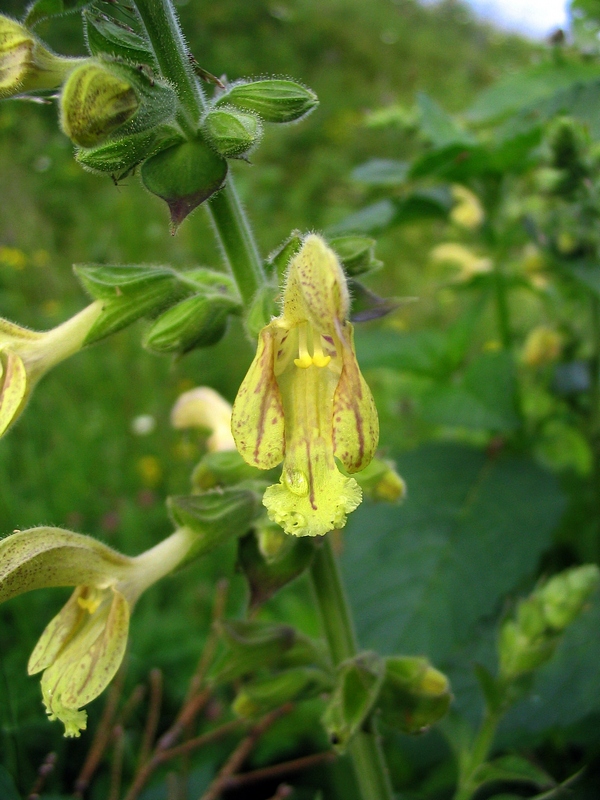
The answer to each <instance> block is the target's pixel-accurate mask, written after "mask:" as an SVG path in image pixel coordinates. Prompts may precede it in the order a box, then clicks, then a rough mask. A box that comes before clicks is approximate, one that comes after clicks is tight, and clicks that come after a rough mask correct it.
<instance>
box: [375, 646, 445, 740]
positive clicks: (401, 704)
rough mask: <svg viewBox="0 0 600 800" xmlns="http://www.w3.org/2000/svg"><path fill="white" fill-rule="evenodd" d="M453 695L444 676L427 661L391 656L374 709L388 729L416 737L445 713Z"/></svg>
mask: <svg viewBox="0 0 600 800" xmlns="http://www.w3.org/2000/svg"><path fill="white" fill-rule="evenodd" d="M451 699H452V695H451V693H450V684H449V683H448V679H447V678H446V676H445V675H444V674H442V673H441V672H439V671H438V670H437V669H434V668H433V667H432V666H431V665H430V664H429V662H428V661H427V659H426V658H419V657H415V656H390V657H389V658H387V659H386V664H385V678H384V681H383V686H382V689H381V693H380V695H379V699H378V701H377V707H378V708H379V710H380V712H381V718H382V719H383V720H384V722H385V723H386V724H387V725H390V726H391V727H392V728H396V729H397V730H400V731H402V732H404V733H419V732H420V731H422V730H423V729H424V728H427V727H429V725H432V724H433V723H434V722H437V721H438V720H439V719H440V718H441V717H443V716H444V714H445V713H446V712H447V711H448V708H449V706H450V701H451Z"/></svg>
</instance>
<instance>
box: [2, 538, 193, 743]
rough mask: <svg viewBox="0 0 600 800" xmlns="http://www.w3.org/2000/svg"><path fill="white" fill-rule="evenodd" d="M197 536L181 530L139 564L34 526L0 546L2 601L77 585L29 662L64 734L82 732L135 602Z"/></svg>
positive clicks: (116, 658)
mask: <svg viewBox="0 0 600 800" xmlns="http://www.w3.org/2000/svg"><path fill="white" fill-rule="evenodd" d="M195 538H196V537H195V535H194V533H193V532H192V531H191V530H190V529H188V528H185V527H183V528H180V529H178V530H177V531H176V532H175V533H173V534H172V535H171V536H169V537H168V538H167V539H165V540H164V541H163V542H161V543H160V544H158V545H156V547H153V548H152V549H151V550H148V551H147V552H145V553H142V554H141V555H139V556H137V557H136V558H129V557H128V556H123V555H121V554H120V553H117V552H116V551H115V550H112V549H111V548H110V547H107V546H106V545H104V544H101V543H100V542H97V541H96V540H95V539H92V538H91V537H89V536H83V535H81V534H79V533H72V532H71V531H66V530H62V529H60V528H32V529H30V530H27V531H19V532H18V533H15V534H13V535H12V536H8V537H7V538H6V539H3V540H2V541H1V542H0V603H1V602H4V601H5V600H9V599H10V598H12V597H16V596H17V595H19V594H22V593H23V592H28V591H30V590H32V589H39V588H42V587H45V586H76V587H77V588H76V589H75V591H74V592H73V594H72V595H71V598H70V599H69V600H68V601H67V603H66V605H65V606H64V607H63V608H62V610H61V611H59V613H58V614H57V615H56V616H55V617H54V619H53V620H52V621H51V622H50V623H49V624H48V625H47V627H46V629H45V631H44V632H43V634H42V636H41V638H40V640H39V642H38V643H37V645H36V646H35V649H34V651H33V653H32V654H31V658H30V659H29V664H28V672H29V674H30V675H34V674H35V673H37V672H41V671H42V670H43V671H44V674H43V675H42V697H43V701H44V705H45V706H46V711H47V714H48V716H49V718H50V719H51V720H54V719H59V720H61V722H63V724H64V726H65V736H79V732H80V731H81V730H84V729H85V727H86V712H85V711H83V710H81V706H84V705H86V704H87V703H89V702H90V701H92V700H93V699H94V698H96V697H97V696H98V695H99V694H100V693H101V692H102V691H104V689H105V688H106V687H107V686H108V684H109V683H110V681H111V680H112V678H113V677H114V675H115V673H116V671H117V669H118V668H119V665H120V664H121V661H122V659H123V655H124V654H125V647H126V645H127V636H128V632H129V616H130V613H131V610H132V608H133V606H134V604H135V602H136V601H137V599H138V597H139V596H140V595H141V594H142V592H143V591H145V590H146V589H147V588H148V587H149V586H151V585H152V584H153V583H155V582H156V581H157V580H159V579H160V578H162V577H163V576H164V575H167V574H168V573H169V572H171V571H172V570H173V569H174V568H175V567H176V566H178V564H180V563H181V562H182V561H183V560H184V559H185V558H186V556H187V555H188V553H189V551H190V550H191V548H192V546H193V544H194V542H195Z"/></svg>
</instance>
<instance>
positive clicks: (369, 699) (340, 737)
mask: <svg viewBox="0 0 600 800" xmlns="http://www.w3.org/2000/svg"><path fill="white" fill-rule="evenodd" d="M384 675H385V662H384V661H383V659H381V658H380V657H379V656H378V655H377V654H376V653H360V654H359V655H358V656H355V657H354V658H353V659H350V660H348V661H345V662H344V663H343V664H341V665H340V667H339V669H338V675H337V680H336V686H335V689H334V691H333V694H332V695H331V699H330V700H329V703H328V705H327V708H326V709H325V712H324V714H323V719H322V722H323V725H324V727H325V730H326V731H327V733H328V734H329V739H330V741H331V743H332V744H333V745H334V747H335V748H336V750H338V752H341V753H343V752H344V751H345V749H346V746H347V744H348V742H349V741H350V739H352V737H353V736H354V734H355V733H357V732H358V731H359V730H360V729H361V727H362V725H363V723H364V722H365V720H366V718H367V717H368V715H369V714H370V713H371V710H372V709H373V706H374V705H375V703H376V701H377V698H378V697H379V692H380V691H381V687H382V684H383V678H384Z"/></svg>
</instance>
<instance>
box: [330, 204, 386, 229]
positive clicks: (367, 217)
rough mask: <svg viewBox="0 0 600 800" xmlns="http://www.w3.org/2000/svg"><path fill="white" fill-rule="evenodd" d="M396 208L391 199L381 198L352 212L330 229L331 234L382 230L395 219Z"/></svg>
mask: <svg viewBox="0 0 600 800" xmlns="http://www.w3.org/2000/svg"><path fill="white" fill-rule="evenodd" d="M395 213H396V209H395V206H394V203H393V202H392V201H391V200H380V201H379V202H377V203H372V204H371V205H369V206H365V207H364V208H361V210H360V211H357V212H355V213H354V214H350V216H348V217H346V218H345V219H343V220H342V221H341V222H338V223H336V224H335V225H332V226H331V227H330V228H329V229H328V233H329V234H330V235H331V236H342V235H343V234H345V233H374V232H376V231H381V230H383V229H384V228H387V226H388V225H389V224H390V223H391V221H392V220H393V219H394V216H395Z"/></svg>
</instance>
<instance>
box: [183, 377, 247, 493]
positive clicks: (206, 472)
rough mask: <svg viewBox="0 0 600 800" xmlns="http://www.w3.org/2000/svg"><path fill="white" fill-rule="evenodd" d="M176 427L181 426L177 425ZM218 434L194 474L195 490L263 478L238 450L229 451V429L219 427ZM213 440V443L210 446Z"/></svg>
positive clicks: (208, 445)
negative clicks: (212, 450)
mask: <svg viewBox="0 0 600 800" xmlns="http://www.w3.org/2000/svg"><path fill="white" fill-rule="evenodd" d="M192 391H193V390H192ZM175 427H176V428H177V427H180V426H178V425H175ZM186 427H187V426H186ZM198 427H205V426H204V425H202V426H198ZM216 433H217V429H215V433H213V436H211V437H209V439H208V441H207V443H206V445H207V447H208V448H209V452H208V453H206V454H205V455H204V456H203V457H202V459H201V460H200V462H199V463H198V465H197V466H196V468H195V469H194V471H193V473H192V486H193V487H194V489H198V490H200V491H206V489H214V488H215V487H216V486H235V485H236V484H238V483H241V482H242V481H247V480H256V479H257V478H261V477H262V473H261V472H260V470H258V469H257V468H256V467H251V466H250V465H249V464H246V462H245V461H244V459H243V458H242V457H241V455H240V454H239V453H238V451H237V450H230V449H228V448H229V447H230V446H231V441H232V440H231V439H230V437H231V431H230V430H229V427H227V428H225V427H222V428H221V427H220V426H219V429H218V436H215V434H216ZM213 437H214V438H213ZM211 439H212V440H213V443H211V444H209V443H210V442H211ZM215 447H216V448H217V449H216V450H214V452H210V450H211V448H213V449H214V448H215Z"/></svg>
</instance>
